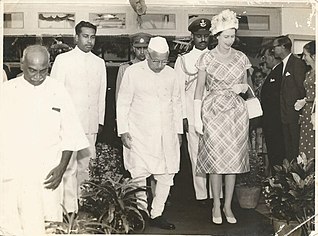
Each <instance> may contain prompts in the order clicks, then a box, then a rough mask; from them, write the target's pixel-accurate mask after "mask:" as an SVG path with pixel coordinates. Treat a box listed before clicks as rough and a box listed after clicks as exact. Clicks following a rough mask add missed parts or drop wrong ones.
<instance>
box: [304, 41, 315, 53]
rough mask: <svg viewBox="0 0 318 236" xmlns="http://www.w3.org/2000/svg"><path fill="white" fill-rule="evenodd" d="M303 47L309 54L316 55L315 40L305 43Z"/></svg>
mask: <svg viewBox="0 0 318 236" xmlns="http://www.w3.org/2000/svg"><path fill="white" fill-rule="evenodd" d="M304 49H306V51H307V52H309V54H310V56H313V55H316V41H315V40H313V41H310V42H309V43H306V44H305V46H304Z"/></svg>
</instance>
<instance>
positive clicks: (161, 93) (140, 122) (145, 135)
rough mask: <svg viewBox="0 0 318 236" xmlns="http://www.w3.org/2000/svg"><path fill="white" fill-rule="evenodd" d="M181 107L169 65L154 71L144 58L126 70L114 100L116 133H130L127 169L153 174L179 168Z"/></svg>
mask: <svg viewBox="0 0 318 236" xmlns="http://www.w3.org/2000/svg"><path fill="white" fill-rule="evenodd" d="M181 109H182V108H181V98H180V92H179V86H178V81H177V79H176V77H175V72H174V70H173V69H172V68H171V67H169V66H166V67H165V68H164V69H163V70H162V71H161V72H160V73H154V72H153V71H152V70H150V69H149V67H148V64H147V60H146V61H142V62H139V63H136V64H134V65H131V66H130V67H128V68H127V69H126V71H125V74H124V77H123V80H122V83H121V86H120V89H119V94H118V101H117V125H118V134H119V135H120V134H123V133H125V132H129V133H130V135H131V137H132V147H131V149H130V150H128V149H125V152H124V164H125V168H126V169H128V170H129V171H134V169H136V168H137V169H139V168H144V169H146V170H147V171H148V172H149V173H152V174H163V173H177V172H178V171H179V163H180V156H179V152H180V150H179V143H178V135H177V134H178V133H179V134H181V133H182V132H183V130H182V111H181Z"/></svg>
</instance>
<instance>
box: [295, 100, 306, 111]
mask: <svg viewBox="0 0 318 236" xmlns="http://www.w3.org/2000/svg"><path fill="white" fill-rule="evenodd" d="M305 104H306V98H303V99H299V100H297V101H296V102H295V104H294V108H295V110H296V111H299V110H300V109H301V108H303V107H304V106H305Z"/></svg>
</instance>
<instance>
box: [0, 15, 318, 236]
mask: <svg viewBox="0 0 318 236" xmlns="http://www.w3.org/2000/svg"><path fill="white" fill-rule="evenodd" d="M238 26H239V25H238V19H237V17H236V13H235V12H233V11H230V10H224V11H222V12H220V13H219V14H218V15H215V16H213V18H212V20H209V19H206V18H195V19H193V20H192V21H191V22H190V24H189V27H188V30H189V32H190V33H191V43H192V45H193V47H192V49H191V50H190V51H188V52H186V53H184V54H182V55H179V56H178V58H177V60H176V63H175V65H174V68H171V67H170V66H169V65H167V64H168V62H169V61H168V58H169V52H170V49H169V45H168V43H167V41H166V39H165V38H164V37H160V36H152V35H149V34H145V33H137V34H135V35H133V36H132V37H131V38H132V48H133V53H134V55H135V58H134V59H133V60H132V61H130V62H127V63H124V64H123V65H121V66H120V68H119V72H118V76H117V83H116V95H115V96H116V109H117V118H116V119H117V131H118V136H120V137H121V140H122V144H123V161H124V163H123V164H124V166H125V168H126V169H127V170H128V171H129V173H130V176H131V178H132V180H133V181H134V182H135V183H136V184H137V185H139V186H145V185H146V184H147V182H146V179H147V178H148V177H152V178H153V188H152V189H153V190H152V195H153V200H152V203H151V205H148V201H147V195H146V193H145V192H140V193H138V194H137V197H138V201H137V204H138V207H139V208H140V211H141V213H142V216H143V217H144V219H145V220H148V221H150V226H153V227H158V228H161V229H166V230H173V229H175V225H174V224H173V223H171V222H169V221H168V220H167V219H165V218H164V217H163V211H164V208H165V204H166V202H167V199H168V196H169V192H170V188H171V186H173V184H174V177H175V175H176V174H177V173H178V172H179V168H180V146H181V144H182V134H185V135H186V138H187V148H188V150H189V157H190V160H191V168H192V177H193V184H194V191H195V197H196V200H197V201H198V202H200V203H202V204H204V203H205V200H207V199H212V198H213V200H212V201H213V206H212V209H211V219H212V222H213V223H214V224H222V223H223V219H222V211H223V212H224V215H225V219H226V221H227V222H228V223H230V224H235V223H237V219H236V217H235V212H233V211H232V198H233V192H234V185H235V181H236V175H237V174H240V173H246V172H248V171H249V170H250V165H249V151H250V150H251V149H256V150H257V151H258V152H262V153H265V154H266V157H267V161H266V163H267V164H266V165H267V170H268V174H270V173H271V172H273V171H274V169H273V166H274V165H278V164H282V161H283V159H284V158H287V159H288V160H292V159H294V158H296V157H297V156H298V155H299V154H300V153H304V154H305V155H307V156H314V150H315V142H314V139H315V133H314V120H312V118H311V117H312V114H313V112H314V109H315V51H316V48H315V41H312V42H309V43H307V44H306V45H305V46H304V48H303V53H302V55H301V56H300V58H299V57H297V56H296V55H294V54H292V53H291V49H292V42H291V40H290V38H289V37H288V36H279V37H276V38H275V39H274V40H272V41H271V42H270V43H268V44H267V45H264V48H263V49H262V55H261V63H260V64H259V66H258V67H255V66H254V67H252V64H251V62H250V60H249V58H248V57H247V56H246V55H245V54H244V53H243V52H241V51H239V50H236V49H234V48H233V47H232V46H233V44H234V42H235V38H236V33H237V30H238ZM96 31H97V28H96V26H94V25H93V24H91V23H89V22H85V21H81V22H79V23H78V24H77V25H76V27H75V40H76V47H75V48H74V49H72V50H71V51H69V52H66V53H63V54H60V55H58V56H57V58H56V59H55V62H54V64H53V67H52V70H51V74H50V76H49V75H48V69H49V58H50V56H49V53H48V50H47V49H46V48H45V47H43V46H40V45H32V46H28V47H27V48H26V49H25V50H24V52H23V58H22V70H23V74H22V75H21V76H19V77H17V78H14V79H11V80H9V81H6V79H5V80H4V81H1V90H0V92H1V93H0V95H1V100H0V105H1V106H0V109H1V110H0V113H1V114H4V115H1V122H0V124H1V131H2V132H1V136H0V155H1V156H0V157H1V159H0V160H1V162H0V168H1V170H0V175H1V176H0V186H1V189H0V190H1V191H0V193H1V194H0V209H1V212H0V227H1V229H4V230H5V232H8V233H11V234H17V235H40V234H44V228H45V227H44V222H45V221H62V216H63V215H62V208H61V206H60V204H63V205H64V207H65V209H66V211H67V212H68V213H75V214H76V213H78V211H79V203H78V202H79V199H80V197H81V190H80V185H81V184H82V183H83V181H84V180H86V179H88V165H89V161H90V159H91V158H93V157H94V155H96V154H95V142H96V137H97V134H98V133H99V132H101V131H102V129H103V125H104V116H105V99H106V91H107V73H106V66H105V62H104V61H103V60H102V59H101V58H99V57H98V56H96V55H94V54H93V53H92V52H91V51H92V49H93V47H94V44H95V38H96ZM211 35H212V37H214V38H216V40H217V45H216V46H215V47H214V48H213V49H211V50H209V49H208V45H209V39H210V36H211ZM4 75H5V71H4ZM4 78H5V76H4ZM251 90H253V91H254V93H255V95H256V97H257V98H258V99H259V100H260V101H261V105H262V109H263V116H262V117H259V118H256V119H255V120H249V117H248V111H247V107H246V104H245V101H244V99H246V96H247V97H250V96H251V94H252V92H251ZM22 117H23V119H22ZM251 132H254V133H255V135H256V140H257V142H256V144H255V145H254V146H253V145H252V144H251V142H250V136H251ZM17 147H18V148H17ZM13 150H15V151H13ZM223 180H224V184H223ZM207 181H209V182H208V183H207ZM223 187H224V188H223ZM221 198H224V201H221ZM148 209H149V210H148Z"/></svg>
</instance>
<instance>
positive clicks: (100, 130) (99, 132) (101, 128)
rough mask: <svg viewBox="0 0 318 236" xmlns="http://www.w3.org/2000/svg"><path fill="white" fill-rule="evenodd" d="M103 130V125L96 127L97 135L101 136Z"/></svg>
mask: <svg viewBox="0 0 318 236" xmlns="http://www.w3.org/2000/svg"><path fill="white" fill-rule="evenodd" d="M103 128H104V126H103V125H101V124H99V125H98V134H101V133H102V132H103Z"/></svg>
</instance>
